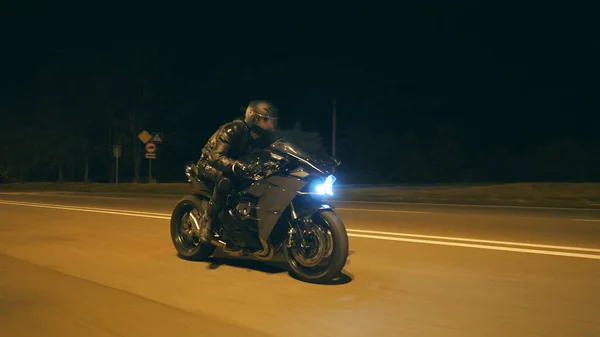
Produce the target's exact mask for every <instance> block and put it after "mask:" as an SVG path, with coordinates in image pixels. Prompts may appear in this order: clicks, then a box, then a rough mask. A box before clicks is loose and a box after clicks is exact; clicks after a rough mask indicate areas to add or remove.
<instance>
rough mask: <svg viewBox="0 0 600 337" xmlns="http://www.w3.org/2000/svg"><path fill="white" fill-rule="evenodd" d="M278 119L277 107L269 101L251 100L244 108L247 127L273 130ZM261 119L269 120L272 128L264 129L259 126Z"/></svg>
mask: <svg viewBox="0 0 600 337" xmlns="http://www.w3.org/2000/svg"><path fill="white" fill-rule="evenodd" d="M278 119H279V109H278V108H277V107H276V106H275V105H273V103H271V102H269V101H252V102H250V103H249V104H248V107H247V108H246V117H245V120H246V123H247V124H248V126H249V127H251V128H253V129H255V130H259V129H260V130H259V131H271V132H272V131H274V130H275V129H276V128H277V121H278ZM261 120H264V121H269V122H270V124H271V125H272V129H265V128H263V127H261V126H260V124H259V122H260V121H261Z"/></svg>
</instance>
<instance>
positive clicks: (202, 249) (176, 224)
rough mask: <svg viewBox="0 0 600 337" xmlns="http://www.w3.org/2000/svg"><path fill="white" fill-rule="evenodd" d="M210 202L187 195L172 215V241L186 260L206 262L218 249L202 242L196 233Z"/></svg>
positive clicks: (180, 255) (178, 203)
mask: <svg viewBox="0 0 600 337" xmlns="http://www.w3.org/2000/svg"><path fill="white" fill-rule="evenodd" d="M207 205H208V200H206V199H205V198H203V197H197V196H194V195H186V196H185V197H183V198H181V200H179V202H177V205H175V209H173V213H172V214H171V241H172V242H173V245H174V246H175V249H176V250H177V253H178V254H179V257H181V258H183V259H186V260H193V261H202V260H206V259H207V258H208V257H209V256H210V255H211V254H212V253H213V252H214V251H215V249H216V248H217V247H215V246H214V245H212V244H210V243H203V242H200V238H199V237H198V235H197V234H196V232H195V231H194V227H195V226H198V225H199V223H198V221H200V216H201V214H202V213H203V212H204V210H205V209H206V206H207Z"/></svg>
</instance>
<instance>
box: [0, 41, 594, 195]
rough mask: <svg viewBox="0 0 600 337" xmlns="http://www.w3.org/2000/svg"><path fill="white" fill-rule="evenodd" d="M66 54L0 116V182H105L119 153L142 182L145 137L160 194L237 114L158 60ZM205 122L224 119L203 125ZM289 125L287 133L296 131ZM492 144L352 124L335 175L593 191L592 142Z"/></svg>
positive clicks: (315, 138) (451, 131)
mask: <svg viewBox="0 0 600 337" xmlns="http://www.w3.org/2000/svg"><path fill="white" fill-rule="evenodd" d="M70 53H71V52H64V53H58V54H56V56H55V58H54V59H53V60H50V61H48V62H47V63H46V64H44V65H42V66H41V67H40V69H39V71H38V72H37V74H38V76H37V77H36V78H35V81H33V83H32V86H31V90H32V95H31V96H32V97H34V98H33V99H27V100H20V101H16V102H17V103H15V104H11V105H6V106H2V107H1V108H2V110H3V111H2V116H3V117H2V120H1V123H0V176H2V177H3V178H2V179H6V178H7V177H10V178H12V179H15V180H17V181H23V182H26V181H59V182H61V181H85V182H113V181H114V180H115V165H114V158H112V147H113V145H115V144H119V145H122V149H123V151H122V157H121V158H120V168H119V172H120V181H122V182H145V181H146V179H147V170H148V168H147V160H146V159H144V150H143V144H142V143H141V142H140V141H139V140H138V138H137V135H138V133H139V132H141V131H142V130H148V131H150V132H161V133H163V134H164V136H165V142H164V144H161V145H159V147H158V153H157V160H156V161H154V162H153V175H154V176H155V177H156V178H157V180H158V181H159V182H168V181H184V176H183V165H184V163H185V162H186V161H190V160H196V159H197V157H198V155H199V151H200V149H201V147H202V145H203V144H204V142H205V141H206V139H208V137H209V136H210V135H211V134H212V132H214V130H215V129H216V128H217V127H218V125H219V124H221V123H223V122H225V121H226V120H228V119H230V118H234V117H237V116H238V115H239V116H241V111H239V113H238V112H237V111H236V112H234V113H230V114H229V115H227V114H226V113H224V111H222V110H221V111H212V110H211V109H213V108H207V106H206V101H207V99H210V98H211V94H210V93H205V91H204V89H203V88H206V87H202V85H200V83H198V82H195V81H194V80H189V79H182V78H176V75H174V73H173V72H171V71H166V70H165V69H164V64H165V62H161V55H160V54H159V53H158V52H156V51H154V50H153V49H152V48H148V49H143V50H142V49H131V50H127V51H126V52H124V53H122V54H120V55H119V57H118V58H117V57H114V55H111V54H104V55H102V54H99V55H94V56H91V57H86V58H81V57H80V55H76V54H75V55H71V54H70ZM80 60H85V61H80ZM217 105H218V104H216V105H215V106H217ZM327 109H328V108H326V109H325V110H327ZM367 109H369V107H367ZM370 109H379V110H381V109H382V107H377V106H376V105H374V106H372V107H371V108H370ZM411 109H413V110H417V112H419V109H420V110H422V111H426V110H427V109H429V107H428V106H426V105H423V106H413V107H412V108H411ZM207 110H208V111H209V112H207ZM341 111H343V108H341ZM206 113H211V114H216V115H218V116H219V117H221V116H220V115H219V114H221V113H223V114H222V116H223V117H222V118H220V119H219V118H213V119H212V120H210V121H206V120H204V119H203V116H204V115H203V114H206ZM362 113H363V115H364V114H365V112H362ZM366 115H369V113H368V112H367V113H366ZM372 116H377V115H372ZM298 119H299V120H298V121H296V120H294V121H289V122H291V123H296V122H305V121H304V120H302V117H301V116H300V117H298ZM507 133H508V132H507ZM278 135H279V136H285V137H289V138H290V139H292V140H293V141H296V142H298V143H300V145H301V147H304V148H305V149H306V150H307V151H309V152H330V146H331V144H330V141H329V140H330V138H331V135H330V134H329V133H327V132H322V133H321V134H319V133H318V132H312V131H311V130H310V128H304V129H303V128H302V127H301V126H300V124H299V123H297V124H296V125H295V126H291V125H290V126H289V127H287V128H285V129H284V130H282V131H280V132H279V134H278ZM509 137H510V135H508V137H507V138H509ZM502 144H503V145H498V146H495V147H490V146H487V147H482V146H480V144H478V140H477V139H474V138H472V137H471V136H470V135H469V134H468V133H465V132H464V130H463V129H461V128H460V127H459V124H457V123H451V122H449V121H448V120H434V121H433V122H432V121H427V122H414V123H412V124H409V125H408V126H405V127H404V128H402V129H396V130H395V129H393V128H392V129H390V128H380V129H377V128H374V127H369V126H368V125H367V124H363V123H360V122H356V123H350V124H349V125H340V127H339V128H338V137H337V149H338V150H337V152H338V153H337V157H339V158H340V159H341V160H342V166H341V167H340V168H339V169H338V171H337V174H338V175H339V180H340V181H342V182H345V183H413V182H414V183H436V182H476V181H487V182H490V181H500V182H501V181H597V180H599V179H600V170H599V169H598V167H600V143H599V142H598V141H595V142H594V141H590V140H589V139H584V138H580V137H576V136H562V137H558V136H557V137H554V138H540V139H538V140H537V141H534V142H531V143H527V144H519V143H518V142H517V144H516V145H515V144H511V143H510V142H509V141H508V140H507V141H506V143H502Z"/></svg>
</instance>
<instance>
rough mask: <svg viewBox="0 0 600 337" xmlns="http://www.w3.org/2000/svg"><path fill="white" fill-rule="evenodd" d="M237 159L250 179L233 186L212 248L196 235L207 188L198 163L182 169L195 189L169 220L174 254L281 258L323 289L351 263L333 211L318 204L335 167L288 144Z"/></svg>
mask: <svg viewBox="0 0 600 337" xmlns="http://www.w3.org/2000/svg"><path fill="white" fill-rule="evenodd" d="M238 160H240V161H242V162H244V163H245V164H246V165H247V166H248V167H250V168H251V169H250V170H249V171H251V172H254V173H252V174H249V175H248V176H246V177H243V178H241V179H235V181H233V182H234V187H233V188H232V193H230V195H229V196H228V197H227V201H226V204H225V206H224V207H223V209H222V211H221V212H220V213H219V215H218V217H217V221H215V225H214V226H213V233H212V234H213V238H212V240H211V243H210V244H208V243H202V242H200V241H199V238H198V235H197V233H198V231H199V220H200V217H201V214H202V213H203V212H204V210H205V209H206V206H207V204H208V201H209V200H210V197H211V194H212V191H211V187H210V186H209V183H207V182H203V181H202V179H201V178H199V177H198V171H197V167H196V165H195V164H191V163H190V164H188V165H187V166H186V169H185V174H186V176H187V177H188V181H189V182H191V183H192V184H193V185H194V189H193V192H192V193H190V194H189V195H186V196H185V197H183V198H182V199H181V200H180V201H179V202H178V203H177V205H176V206H175V209H174V210H173V214H172V216H171V240H172V242H173V244H174V245H175V249H176V250H177V252H178V253H179V255H180V256H181V257H182V258H185V259H189V260H205V259H206V258H208V257H209V256H210V255H211V254H212V253H213V252H214V251H215V249H216V247H222V249H223V252H225V253H226V254H228V255H231V256H245V255H250V256H253V257H255V258H257V259H259V260H263V261H268V260H271V259H273V257H275V256H276V255H277V254H280V253H283V255H284V256H285V259H286V261H287V263H288V265H289V267H290V269H291V271H292V273H293V274H294V275H295V276H296V277H297V278H299V279H301V280H303V281H307V282H314V283H321V282H327V281H330V280H331V279H334V278H336V277H338V276H340V273H341V271H342V269H343V268H344V265H345V264H346V260H347V258H348V249H349V247H348V235H347V233H346V228H345V226H344V224H343V222H342V220H341V219H340V218H339V216H338V215H337V214H336V213H335V211H334V207H332V206H331V205H329V204H327V203H325V202H323V200H322V199H323V198H324V197H325V196H327V195H333V189H332V186H333V184H334V182H335V180H336V178H335V176H334V175H333V174H332V171H333V168H335V167H336V166H339V165H340V162H339V161H338V160H336V159H335V158H333V157H330V158H326V159H324V158H316V157H314V156H309V155H307V154H306V153H305V152H304V151H302V150H301V149H299V148H298V147H297V146H295V145H293V144H291V143H290V142H288V141H287V140H286V139H280V140H278V141H276V142H275V143H273V144H272V145H271V146H270V147H269V148H268V149H266V150H260V151H257V152H253V153H251V154H249V155H247V156H245V157H244V158H240V159H238Z"/></svg>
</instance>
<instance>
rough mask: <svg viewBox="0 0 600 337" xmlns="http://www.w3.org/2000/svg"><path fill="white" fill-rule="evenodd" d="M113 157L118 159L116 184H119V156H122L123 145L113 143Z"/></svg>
mask: <svg viewBox="0 0 600 337" xmlns="http://www.w3.org/2000/svg"><path fill="white" fill-rule="evenodd" d="M113 157H115V159H116V167H115V184H117V185H118V184H119V157H121V145H113Z"/></svg>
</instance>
